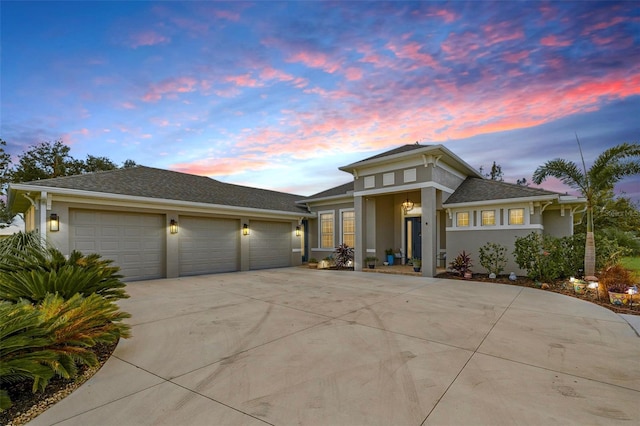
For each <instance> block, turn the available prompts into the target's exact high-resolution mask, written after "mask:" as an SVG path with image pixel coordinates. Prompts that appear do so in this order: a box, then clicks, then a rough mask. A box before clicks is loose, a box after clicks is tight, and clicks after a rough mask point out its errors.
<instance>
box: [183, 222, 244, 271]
mask: <svg viewBox="0 0 640 426" xmlns="http://www.w3.org/2000/svg"><path fill="white" fill-rule="evenodd" d="M239 226H240V222H239V221H238V220H235V219H220V218H205V217H189V216H181V217H180V233H179V235H180V243H179V244H180V271H179V274H180V275H181V276H186V275H198V274H212V273H218V272H233V271H237V270H238V269H239V252H240V249H239V242H238V234H239V231H238V230H239Z"/></svg>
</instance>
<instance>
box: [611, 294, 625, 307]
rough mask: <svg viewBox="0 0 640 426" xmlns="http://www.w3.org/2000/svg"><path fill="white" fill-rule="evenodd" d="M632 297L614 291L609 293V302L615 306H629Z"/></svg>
mask: <svg viewBox="0 0 640 426" xmlns="http://www.w3.org/2000/svg"><path fill="white" fill-rule="evenodd" d="M629 296H630V295H629V294H627V293H614V292H612V291H610V292H609V301H610V302H611V303H612V304H613V305H617V306H622V305H628V304H629V299H630V297H629Z"/></svg>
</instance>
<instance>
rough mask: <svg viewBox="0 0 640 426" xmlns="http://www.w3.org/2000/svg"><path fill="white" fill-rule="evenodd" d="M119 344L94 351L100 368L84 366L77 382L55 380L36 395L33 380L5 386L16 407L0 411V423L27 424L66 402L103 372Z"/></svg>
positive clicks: (95, 347)
mask: <svg viewBox="0 0 640 426" xmlns="http://www.w3.org/2000/svg"><path fill="white" fill-rule="evenodd" d="M117 345H118V342H116V343H113V344H110V345H103V344H98V345H96V346H94V348H93V350H94V352H95V354H96V356H97V357H98V365H97V366H95V367H81V368H80V369H79V371H78V377H77V378H76V379H62V378H59V377H54V378H53V379H52V380H51V381H49V384H48V385H47V387H46V388H45V390H44V392H37V393H33V392H32V391H31V385H32V382H31V381H30V380H27V381H23V382H20V383H14V384H10V385H3V386H6V390H7V391H8V392H9V396H10V397H11V401H12V402H13V405H12V406H11V407H10V408H9V409H8V410H6V411H2V412H0V424H1V425H6V426H16V425H23V424H25V423H27V422H28V421H30V420H32V419H34V418H35V417H36V416H38V415H39V414H40V413H43V412H44V411H46V410H47V409H48V408H49V407H51V406H52V405H53V404H55V403H56V402H58V401H60V400H62V399H64V398H65V397H66V396H67V395H69V394H70V393H71V392H73V391H74V390H75V389H77V388H78V387H80V386H81V385H82V384H83V383H84V382H86V381H87V380H89V379H90V378H91V376H93V375H94V374H96V373H97V372H98V370H100V368H101V367H102V366H103V365H104V363H105V362H107V360H108V359H109V358H110V357H111V354H112V353H113V351H114V350H115V349H116V346H117Z"/></svg>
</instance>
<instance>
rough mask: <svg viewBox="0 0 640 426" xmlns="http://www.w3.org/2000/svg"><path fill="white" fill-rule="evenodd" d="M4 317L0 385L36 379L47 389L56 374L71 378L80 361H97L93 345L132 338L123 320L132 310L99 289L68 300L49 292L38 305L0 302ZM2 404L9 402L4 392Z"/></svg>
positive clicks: (35, 387)
mask: <svg viewBox="0 0 640 426" xmlns="http://www.w3.org/2000/svg"><path fill="white" fill-rule="evenodd" d="M0 317H2V318H3V322H2V323H1V324H0V384H4V383H15V382H18V381H23V380H33V386H32V390H33V392H37V391H42V390H44V389H45V387H46V386H47V384H48V383H49V380H51V378H52V377H53V376H54V375H57V376H60V377H63V378H73V377H75V376H76V375H77V373H78V366H79V365H88V366H94V365H96V364H97V362H98V360H97V358H96V355H95V354H94V353H93V352H92V351H91V350H90V348H92V347H93V346H94V345H95V344H97V343H114V342H116V341H117V340H118V339H119V338H120V337H123V338H127V337H130V327H129V326H128V325H126V324H122V323H121V321H122V320H123V319H125V318H129V317H130V315H129V314H127V313H124V312H120V311H119V310H118V306H117V305H116V304H115V303H114V302H112V301H110V300H106V299H104V298H103V297H101V296H99V295H97V294H93V295H90V296H88V297H84V296H82V295H80V294H76V295H74V296H73V297H71V298H70V299H69V300H64V299H63V298H62V297H61V296H59V295H55V294H48V295H47V296H46V297H45V298H44V300H43V301H42V303H40V304H38V305H33V304H31V303H29V302H28V301H26V300H21V301H19V302H18V303H15V304H14V303H9V302H0ZM0 405H1V406H2V409H6V408H8V407H9V406H10V405H11V401H10V400H9V396H8V393H7V392H6V391H2V393H1V394H0Z"/></svg>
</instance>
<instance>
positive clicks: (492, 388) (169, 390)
mask: <svg viewBox="0 0 640 426" xmlns="http://www.w3.org/2000/svg"><path fill="white" fill-rule="evenodd" d="M127 291H128V292H129V294H130V295H131V298H130V299H127V300H124V301H122V303H121V305H122V308H123V309H124V310H125V311H127V312H129V313H131V314H132V315H133V318H132V319H131V320H130V323H131V324H132V326H133V327H132V328H133V338H131V339H128V340H123V341H121V342H120V344H119V345H118V347H117V349H116V351H115V353H114V356H113V357H112V358H111V359H110V360H109V361H108V362H107V363H106V364H105V366H104V367H103V368H102V370H100V371H99V372H98V373H97V374H96V375H95V376H94V377H93V378H92V379H90V380H89V381H88V382H87V383H85V384H84V385H83V386H82V387H81V388H80V389H78V390H77V391H76V392H75V393H73V394H72V395H70V396H69V397H67V398H66V399H65V400H63V401H61V402H60V403H58V404H57V405H55V406H54V407H52V408H51V409H49V411H47V412H45V413H44V414H42V415H41V416H39V417H38V418H36V419H35V420H34V421H33V422H32V424H34V425H50V424H63V425H88V424H91V425H119V426H122V425H137V424H169V425H225V424H229V425H245V424H247V425H265V424H274V425H291V424H301V425H421V424H424V425H437V424H451V425H470V424H485V425H499V424H509V425H511V424H535V425H540V424H544V425H550V424H580V425H583V424H611V423H616V424H630V425H631V424H634V425H637V424H640V338H639V337H638V335H637V334H636V333H635V331H634V330H633V329H632V328H631V327H630V326H629V324H628V323H627V322H625V320H624V319H623V318H621V317H620V316H619V315H616V314H614V313H613V312H611V311H609V310H606V309H603V308H601V307H599V306H597V305H593V304H590V303H587V302H584V301H581V300H577V299H574V298H571V297H567V296H562V295H558V294H554V293H550V292H545V291H542V290H534V289H528V288H520V287H514V286H507V285H500V284H487V283H479V282H464V281H451V280H440V279H428V278H421V277H408V276H399V275H385V274H374V273H361V272H360V273H359V272H338V271H311V270H308V269H304V268H287V269H277V270H266V271H253V272H243V273H232V274H220V275H209V276H200V277H191V278H180V279H167V280H156V281H146V282H136V283H131V284H130V285H128V287H127Z"/></svg>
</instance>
